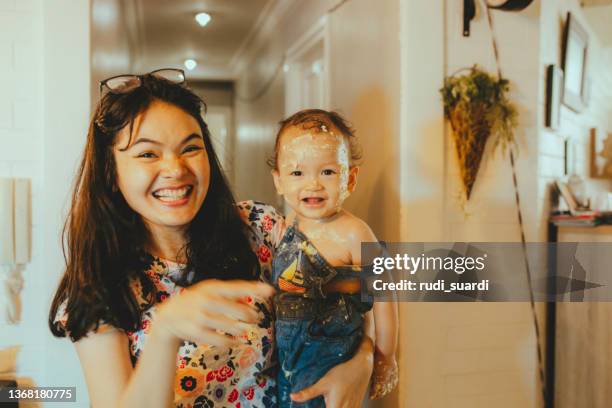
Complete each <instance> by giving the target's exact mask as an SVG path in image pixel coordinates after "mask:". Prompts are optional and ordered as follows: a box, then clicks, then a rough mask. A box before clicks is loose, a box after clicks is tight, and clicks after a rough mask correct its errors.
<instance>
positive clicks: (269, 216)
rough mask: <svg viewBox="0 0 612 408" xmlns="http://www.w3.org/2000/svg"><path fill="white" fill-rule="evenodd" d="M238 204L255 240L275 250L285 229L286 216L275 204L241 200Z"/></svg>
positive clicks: (239, 210)
mask: <svg viewBox="0 0 612 408" xmlns="http://www.w3.org/2000/svg"><path fill="white" fill-rule="evenodd" d="M236 206H237V208H238V212H239V213H240V216H241V217H242V219H243V221H244V223H245V224H247V225H249V226H250V227H251V230H252V233H253V234H254V235H255V236H254V239H255V241H257V242H259V243H262V244H265V245H266V246H268V247H269V248H270V250H272V251H273V250H274V248H275V247H276V245H277V244H278V242H279V241H280V237H281V234H282V233H283V231H284V226H285V217H284V216H283V215H282V214H281V213H280V212H279V211H278V210H276V208H274V207H273V206H271V205H268V204H265V203H262V202H259V201H253V200H248V201H240V202H238V203H237V204H236Z"/></svg>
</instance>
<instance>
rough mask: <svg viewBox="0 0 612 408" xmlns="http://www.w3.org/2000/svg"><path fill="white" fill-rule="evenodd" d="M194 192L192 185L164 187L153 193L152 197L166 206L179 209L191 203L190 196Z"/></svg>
mask: <svg viewBox="0 0 612 408" xmlns="http://www.w3.org/2000/svg"><path fill="white" fill-rule="evenodd" d="M192 191H193V186H192V185H186V186H180V187H164V188H161V189H158V190H155V191H153V193H152V195H153V197H155V198H156V199H158V200H159V201H161V202H162V203H163V204H164V205H168V206H171V207H178V206H181V205H185V204H187V203H188V202H189V196H190V195H191V192H192Z"/></svg>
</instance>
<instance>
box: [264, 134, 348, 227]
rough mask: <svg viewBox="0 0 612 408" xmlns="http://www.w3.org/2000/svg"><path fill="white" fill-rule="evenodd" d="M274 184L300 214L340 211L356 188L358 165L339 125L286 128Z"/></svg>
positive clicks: (315, 215) (325, 214) (324, 214)
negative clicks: (356, 165) (350, 156)
mask: <svg viewBox="0 0 612 408" xmlns="http://www.w3.org/2000/svg"><path fill="white" fill-rule="evenodd" d="M277 168H278V170H274V171H273V172H272V174H273V176H274V184H275V186H276V190H277V192H278V193H279V194H281V195H283V196H284V198H285V201H286V202H287V204H289V206H290V207H291V208H292V209H293V210H294V211H295V212H296V213H297V214H298V215H300V216H302V217H304V218H310V219H324V218H327V217H331V216H333V215H334V214H336V213H337V212H338V211H340V209H341V207H342V203H343V202H344V200H345V199H346V198H347V197H348V196H349V194H350V193H351V192H352V191H353V190H354V188H355V184H356V182H357V172H358V168H357V167H351V166H350V162H349V149H348V146H347V143H346V141H345V140H344V137H343V136H342V134H341V133H340V132H339V131H338V130H336V129H325V128H324V130H320V129H319V128H315V129H306V130H305V129H302V128H301V127H298V126H293V127H290V128H287V129H286V130H285V131H284V132H283V134H282V135H281V139H280V145H279V149H278V160H277Z"/></svg>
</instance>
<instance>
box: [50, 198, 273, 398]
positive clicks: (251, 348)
mask: <svg viewBox="0 0 612 408" xmlns="http://www.w3.org/2000/svg"><path fill="white" fill-rule="evenodd" d="M238 209H239V211H240V214H241V215H242V217H243V219H244V220H245V222H246V223H247V224H249V225H250V226H251V227H252V231H253V234H251V237H250V241H251V245H252V247H253V250H254V251H255V253H256V254H257V257H258V258H259V263H260V276H259V278H260V280H262V281H265V282H270V279H271V260H272V250H273V248H274V242H275V240H277V237H278V231H280V229H281V225H282V221H283V220H282V217H281V216H280V215H279V214H278V213H277V212H276V211H275V210H274V208H273V207H270V206H267V205H264V204H262V203H258V202H254V201H244V202H241V203H239V204H238ZM146 265H147V266H146V268H145V274H146V276H147V277H148V278H149V279H151V281H152V282H153V283H154V285H155V288H156V290H157V301H158V302H163V301H165V300H166V299H167V298H169V297H172V296H174V295H176V294H178V293H181V292H182V291H183V290H185V288H184V287H181V286H179V285H177V284H176V281H177V280H178V278H179V277H180V275H181V273H185V272H184V269H183V268H182V266H183V265H181V264H177V263H174V262H171V261H168V260H165V259H160V258H157V257H153V256H148V257H147V259H146ZM131 287H132V290H133V291H134V293H135V294H136V295H137V299H139V304H140V307H141V308H142V310H143V311H144V312H143V314H142V322H141V325H140V327H139V330H137V331H134V332H127V333H126V334H127V335H128V338H129V347H130V356H131V358H132V364H134V365H135V364H136V362H137V361H138V358H139V356H140V353H141V352H142V349H143V347H144V344H145V342H146V339H147V335H148V334H149V330H150V326H151V321H152V319H153V316H154V315H155V305H151V304H150V303H148V302H147V301H146V300H145V298H146V296H144V294H143V285H142V283H140V282H139V281H138V280H133V281H132V282H131ZM246 301H247V302H249V303H251V304H254V305H255V306H256V307H257V309H259V311H260V316H261V317H262V320H261V321H260V323H259V325H258V327H257V330H255V331H253V332H251V333H249V337H248V342H247V344H241V345H239V346H235V347H231V348H220V347H215V346H210V345H206V344H196V343H193V342H189V341H184V342H183V344H182V345H181V346H180V348H179V350H178V354H177V362H176V378H175V384H174V392H175V394H174V405H175V407H177V408H213V407H214V408H217V407H232V408H248V407H271V406H275V405H276V384H275V381H274V372H273V370H274V363H275V360H274V350H273V348H274V347H273V346H274V343H273V339H274V333H273V328H274V324H273V322H272V314H271V305H270V303H269V302H267V301H258V300H257V299H252V298H248V299H246ZM66 317H67V316H66V313H65V303H64V304H63V305H62V306H61V307H60V309H59V310H58V314H57V316H56V318H55V324H56V325H58V327H60V328H61V327H62V326H64V327H65V323H66ZM106 329H108V328H105V327H104V326H100V329H98V332H101V331H104V330H106Z"/></svg>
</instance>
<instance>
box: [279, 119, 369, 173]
mask: <svg viewBox="0 0 612 408" xmlns="http://www.w3.org/2000/svg"><path fill="white" fill-rule="evenodd" d="M279 124H280V128H279V129H278V132H277V133H276V141H275V142H274V156H273V157H272V158H270V159H269V160H268V164H269V165H270V167H272V168H273V169H275V170H278V148H279V146H280V140H281V136H282V135H283V132H284V131H285V130H286V129H287V128H290V127H292V126H300V127H301V128H302V129H304V130H310V129H317V131H316V133H320V132H322V131H324V130H323V129H325V128H327V129H328V130H331V128H334V127H335V128H336V129H338V130H339V131H340V132H341V133H342V136H343V137H344V138H345V139H346V141H347V142H348V145H349V150H350V156H351V163H355V162H357V161H359V160H361V156H362V155H361V145H360V144H359V141H358V140H357V136H355V129H354V128H353V126H352V125H351V123H350V122H349V121H348V120H346V119H345V118H344V117H343V116H342V115H341V114H339V113H338V112H335V111H326V110H323V109H304V110H301V111H299V112H296V113H294V114H293V115H291V116H289V117H288V118H287V119H285V120H281V121H280V122H279Z"/></svg>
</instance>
